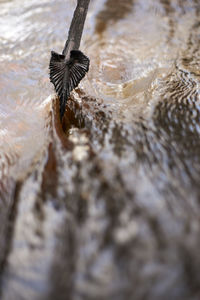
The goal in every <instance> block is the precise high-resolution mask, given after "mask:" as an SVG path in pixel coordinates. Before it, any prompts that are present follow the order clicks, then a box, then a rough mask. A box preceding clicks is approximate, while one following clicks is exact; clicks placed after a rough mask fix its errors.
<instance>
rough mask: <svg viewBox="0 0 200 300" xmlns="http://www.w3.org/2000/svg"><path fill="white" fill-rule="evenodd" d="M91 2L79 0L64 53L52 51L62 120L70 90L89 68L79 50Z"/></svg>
mask: <svg viewBox="0 0 200 300" xmlns="http://www.w3.org/2000/svg"><path fill="white" fill-rule="evenodd" d="M89 2H90V0H77V6H76V9H75V11H74V15H73V18H72V22H71V25H70V29H69V33H68V39H67V41H66V43H65V47H64V49H63V52H62V54H58V53H56V52H54V51H51V59H50V64H49V69H50V81H51V82H52V83H53V85H54V87H55V90H56V92H57V94H58V96H59V100H60V119H61V120H62V118H63V116H64V113H65V106H66V102H67V99H68V98H69V95H70V92H71V91H72V90H73V89H75V88H76V87H77V86H78V84H79V82H80V81H81V80H82V79H83V77H84V76H85V74H86V72H88V70H89V58H88V57H87V56H85V55H84V54H83V53H82V52H81V51H79V50H78V49H79V46H80V42H81V37H82V32H83V27H84V23H85V19H86V15H87V11H88V6H89Z"/></svg>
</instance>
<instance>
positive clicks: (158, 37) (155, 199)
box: [0, 0, 200, 300]
mask: <svg viewBox="0 0 200 300" xmlns="http://www.w3.org/2000/svg"><path fill="white" fill-rule="evenodd" d="M47 3H48V1H47ZM102 3H104V1H102ZM117 4H118V5H116V2H115V3H114V2H113V1H109V0H108V1H106V2H105V3H104V6H103V9H102V7H101V8H98V7H97V6H98V5H97V6H95V5H96V2H95V1H93V3H92V5H93V6H91V12H93V13H95V15H96V18H95V24H92V29H91V26H90V25H91V23H90V20H89V21H88V24H86V25H87V26H88V27H86V36H87V38H86V40H85V41H84V43H83V48H84V47H85V49H87V51H86V54H88V55H89V56H90V54H91V71H90V73H89V74H88V77H87V78H86V79H84V81H83V82H82V83H81V85H80V86H79V88H78V89H76V91H74V92H73V93H72V95H71V97H70V99H69V101H68V106H67V108H66V112H65V116H64V119H63V124H62V126H61V124H60V121H59V113H58V112H59V109H58V99H56V98H55V97H54V99H53V97H52V98H51V100H52V109H51V107H50V105H49V102H50V101H49V100H48V101H46V102H45V105H44V106H41V105H39V108H38V110H37V111H36V113H35V118H36V120H35V123H34V124H35V125H36V127H33V131H31V132H32V134H33V142H32V143H30V147H31V150H34V143H35V142H34V141H35V140H36V141H37V140H39V142H40V143H39V142H38V143H39V145H37V146H38V148H39V149H40V148H42V151H39V150H38V148H37V147H36V148H35V150H34V151H32V153H37V155H36V157H35V156H34V155H33V154H31V155H30V156H26V155H25V154H26V150H27V149H28V148H27V146H26V145H25V146H24V148H22V150H23V151H24V152H23V151H22V152H20V151H17V150H19V147H17V146H18V144H16V145H15V146H16V148H14V150H15V152H16V153H17V155H18V164H19V162H21V160H22V157H23V155H22V154H23V153H24V155H25V158H26V162H28V165H29V164H30V166H29V167H28V168H27V170H25V171H26V172H20V176H17V175H15V173H14V175H15V176H10V174H11V175H12V174H13V173H12V172H13V171H12V170H14V171H15V170H18V168H19V169H20V170H21V169H25V167H24V166H25V164H24V161H22V165H20V164H19V167H18V164H17V163H16V161H17V160H14V159H13V162H12V163H11V164H9V166H8V167H7V169H6V167H4V168H5V170H10V168H11V167H10V165H12V166H13V165H14V166H15V167H16V168H15V169H11V171H10V173H6V172H7V171H6V172H4V177H3V179H4V180H2V186H3V188H2V197H1V198H2V201H1V203H0V205H1V211H0V214H1V220H3V227H0V228H1V230H0V241H1V245H2V246H1V247H2V248H1V250H2V251H1V252H0V266H1V267H0V276H1V293H2V294H1V297H2V299H3V300H12V299H15V300H18V299H55V298H56V299H61V300H62V299H77V300H80V299H87V300H93V299H95V300H98V299H99V300H104V299H105V300H107V299H117V300H122V299H123V300H124V299H148V300H151V299H152V300H160V299H163V300H165V299H166V300H168V299H172V300H188V299H191V300H198V299H199V298H200V294H199V286H200V277H199V268H200V259H199V251H198V249H199V247H200V238H199V236H200V224H199V211H200V208H199V196H200V195H199V192H200V189H199V184H198V181H199V176H200V161H199V157H200V155H199V154H200V153H199V151H200V150H199V149H200V148H199V146H200V145H199V141H200V127H199V119H200V118H199V116H200V111H199V104H200V99H199V62H200V52H199V43H200V40H199V32H200V26H199V20H198V19H199V12H200V9H199V8H200V7H199V3H198V1H178V0H177V1H163V0H162V1H151V0H150V1H147V2H146V1H145V2H144V1H136V0H135V1H134V2H133V1H125V2H123V3H122V2H117ZM54 5H55V3H54V2H53V7H54ZM59 5H60V10H62V11H63V8H64V7H63V5H62V4H61V3H60V4H59ZM47 7H48V5H47ZM130 7H131V9H130ZM133 8H134V9H133ZM54 9H55V7H54ZM57 10H58V12H57V13H59V9H58V8H57ZM47 11H48V9H47ZM47 11H46V12H45V13H47ZM91 15H92V13H91ZM52 19H53V16H52ZM133 25H134V26H133ZM49 26H50V25H49ZM60 26H61V25H60ZM61 27H62V26H61ZM63 27H64V25H63ZM60 29H62V30H63V28H60ZM90 30H93V33H94V36H91V37H90V33H91V31H90ZM45 31H46V29H45ZM158 32H159V34H158ZM100 33H103V34H100ZM150 33H151V35H150ZM52 34H55V32H54V33H52ZM50 36H51V34H50ZM122 37H123V38H122ZM51 40H52V38H51ZM93 42H94V43H93ZM55 46H57V47H60V46H62V39H60V40H57V41H55ZM100 46H101V47H100ZM116 53H117V54H116ZM123 53H126V57H128V59H127V60H125V62H124V61H123V60H119V59H118V58H119V54H121V55H123ZM123 57H124V56H123ZM43 68H44V69H45V67H41V71H40V72H41V73H42V72H44V70H43ZM120 71H121V72H122V73H123V76H121V77H120V76H119V74H118V73H120ZM116 73H117V74H116ZM44 85H45V84H44ZM45 86H46V85H45ZM1 103H3V102H0V104H1ZM19 105H20V104H19ZM32 105H33V107H34V104H32ZM0 108H1V106H0ZM27 110H28V109H27ZM44 111H46V113H45V114H44ZM31 112H32V109H31ZM26 113H27V115H28V114H29V115H28V116H30V112H29V113H28V112H27V111H26ZM2 115H3V114H2ZM19 115H20V114H19ZM37 118H38V121H39V122H40V123H39V127H38V126H37V122H36V121H37ZM43 119H45V121H44V122H42V120H43ZM19 123H20V122H19ZM27 123H28V122H27ZM15 124H18V123H17V122H16V123H15ZM24 124H25V123H23V126H25V125H24ZM23 126H22V128H24V127H23ZM43 127H44V128H45V129H43V130H45V134H44V135H43V134H40V135H39V137H37V135H36V136H35V135H34V134H35V132H36V131H42V129H41V128H43ZM19 128H21V127H19ZM28 128H29V127H28ZM9 132H10V131H9V130H8V133H9ZM0 133H1V131H0ZM22 133H23V131H22ZM43 137H44V139H42V138H43ZM13 140H14V139H13ZM30 140H31V139H30ZM43 141H44V142H43ZM22 145H23V144H22ZM14 150H13V152H14ZM10 152H11V154H12V153H13V152H12V151H10ZM2 153H3V154H4V152H3V151H2ZM21 153H22V154H21ZM5 161H6V162H7V160H6V159H5V160H4V161H3V163H4V166H7V165H6V163H5ZM15 172H16V171H15ZM6 174H7V178H6V176H5V175H6ZM8 175H9V176H8ZM5 178H6V180H7V181H5ZM16 182H17V186H18V185H19V184H20V189H19V190H16V189H15V186H16ZM15 191H17V192H15ZM16 193H17V196H16V195H15V194H16ZM9 199H10V200H9ZM4 224H5V225H4Z"/></svg>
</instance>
